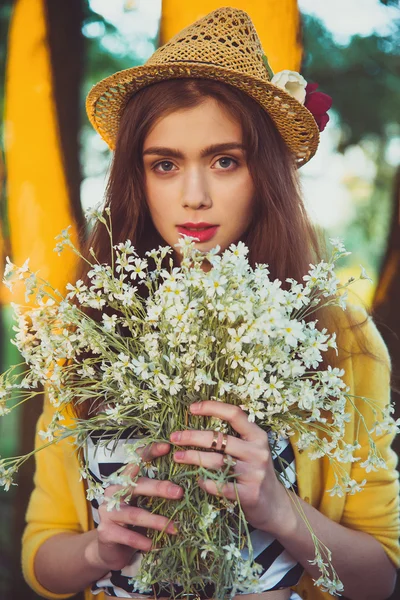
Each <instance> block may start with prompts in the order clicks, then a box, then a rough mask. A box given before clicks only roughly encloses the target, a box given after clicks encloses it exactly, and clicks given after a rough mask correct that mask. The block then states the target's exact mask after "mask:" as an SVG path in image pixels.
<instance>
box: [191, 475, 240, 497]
mask: <svg viewBox="0 0 400 600" xmlns="http://www.w3.org/2000/svg"><path fill="white" fill-rule="evenodd" d="M199 487H201V488H202V489H203V490H205V491H206V492H207V493H208V494H211V495H212V496H218V497H219V498H221V497H223V498H227V500H237V499H238V495H239V492H238V486H235V485H234V484H233V483H225V484H224V485H219V484H218V483H216V482H215V481H212V480H211V479H206V480H204V479H199Z"/></svg>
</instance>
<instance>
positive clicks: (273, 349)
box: [0, 211, 395, 599]
mask: <svg viewBox="0 0 400 600" xmlns="http://www.w3.org/2000/svg"><path fill="white" fill-rule="evenodd" d="M104 215H105V216H104ZM107 215H108V216H107ZM97 218H98V219H99V220H100V221H101V223H102V224H103V225H104V226H105V227H106V228H107V230H108V231H109V234H110V240H111V248H112V260H111V264H99V263H98V261H97V260H96V256H95V254H94V252H92V256H93V264H92V265H91V269H90V271H89V274H88V278H89V283H88V284H87V285H85V284H84V283H83V281H77V282H76V283H75V284H74V285H71V284H68V285H67V293H66V296H65V297H64V296H63V295H62V294H60V293H59V292H58V291H56V290H52V289H51V288H50V287H49V284H48V283H47V282H45V281H42V280H41V279H39V277H38V275H37V274H36V273H33V272H32V271H31V270H30V269H29V266H28V263H25V265H24V266H23V267H20V268H18V267H16V266H14V265H13V264H11V263H10V262H8V264H7V268H6V273H5V280H6V283H7V284H8V285H9V286H12V284H13V282H14V281H18V280H23V281H24V283H25V286H26V294H27V297H29V296H31V295H34V296H35V298H36V300H35V302H36V304H35V306H34V307H33V308H32V307H25V308H24V307H22V306H14V312H15V319H16V326H15V331H16V334H15V340H14V343H15V345H16V346H17V348H18V349H19V351H20V352H21V354H22V356H23V358H24V360H25V363H26V365H27V368H25V370H22V371H21V369H19V370H18V369H16V368H15V367H14V368H11V369H10V370H9V371H8V372H6V373H5V374H3V375H2V377H1V380H0V414H4V413H7V412H9V410H11V409H12V408H13V407H15V406H16V405H18V404H20V403H21V402H23V401H25V400H28V399H30V398H33V397H34V396H35V395H36V394H38V393H40V391H38V387H40V386H44V387H45V389H46V391H47V394H48V397H49V399H50V402H51V403H52V404H53V405H54V418H53V420H52V422H51V423H50V425H49V427H48V429H47V430H46V431H43V432H41V435H42V437H43V439H44V444H43V447H46V446H48V445H49V444H52V443H57V442H58V441H59V440H61V439H65V438H66V437H73V439H74V440H75V443H76V445H77V446H78V447H81V448H82V447H85V444H86V443H87V440H88V436H90V435H91V434H93V433H96V432H100V431H101V432H102V434H101V435H102V436H103V438H102V439H103V442H102V440H100V443H104V444H107V445H109V444H110V441H111V442H113V441H115V442H116V441H117V440H118V439H120V437H121V435H122V433H123V432H125V431H126V430H129V431H130V432H132V436H133V437H138V438H140V439H141V440H142V441H141V445H143V438H145V439H146V443H147V442H148V443H150V442H152V441H159V442H160V441H166V442H168V441H169V436H170V434H171V432H173V431H176V430H181V429H185V428H188V427H190V428H194V429H214V430H215V429H217V430H220V431H223V432H226V433H229V434H230V435H237V434H236V433H235V432H234V431H233V430H231V429H230V427H229V426H227V425H226V424H225V423H223V422H221V421H218V420H216V419H213V418H211V417H209V418H204V417H203V418H200V417H196V416H194V415H191V414H190V413H189V410H188V407H189V405H190V404H191V403H192V402H194V401H200V400H203V399H212V400H217V401H219V402H227V403H231V404H235V405H239V406H240V407H241V408H242V409H243V410H245V411H246V412H247V413H248V418H249V420H250V421H253V422H256V423H257V424H258V425H259V426H260V427H262V428H264V429H266V430H268V431H269V435H270V441H271V451H272V453H274V440H276V441H278V439H279V437H280V436H283V437H284V438H287V437H289V436H293V435H294V434H297V446H298V448H299V449H302V450H308V451H309V453H310V457H311V458H320V457H323V456H325V457H328V458H329V460H331V461H332V464H334V465H335V468H336V485H335V487H334V488H333V490H332V491H331V493H332V494H334V493H338V494H343V493H351V494H352V493H354V492H355V491H358V490H359V489H361V487H362V484H359V483H357V482H355V481H353V480H351V479H350V478H349V476H348V475H347V474H346V472H345V470H344V469H343V468H341V465H342V463H343V462H352V461H353V460H354V456H353V454H354V452H355V450H356V449H357V447H356V446H351V447H349V445H346V444H345V443H344V442H343V434H344V428H345V423H346V420H347V415H346V404H347V402H350V403H353V399H352V397H351V396H350V394H349V390H348V389H347V388H346V386H345V384H344V382H343V379H342V376H343V371H341V370H339V369H337V368H331V367H327V368H323V367H322V365H321V363H322V360H323V354H324V352H326V351H327V349H328V348H336V344H335V335H334V334H333V335H330V334H329V333H328V332H327V331H326V330H322V331H321V330H319V329H318V328H317V321H316V320H313V318H312V315H313V314H314V313H315V312H316V311H317V310H319V309H320V308H321V307H322V306H327V305H333V304H339V305H341V306H342V307H343V308H344V304H345V295H346V292H345V291H344V290H343V287H344V288H345V287H347V285H348V284H346V285H344V286H342V288H339V282H338V280H337V278H336V275H335V272H334V267H335V263H336V261H337V260H338V259H339V258H341V257H342V256H343V255H345V254H346V252H345V249H344V248H343V246H342V244H341V243H340V242H338V241H334V240H332V242H333V252H332V257H331V259H330V261H329V262H321V263H319V264H318V265H316V266H312V265H311V266H310V271H309V273H308V274H307V275H306V276H305V277H304V278H303V279H304V281H303V282H297V281H294V280H289V281H288V286H287V287H288V289H287V290H285V289H282V283H281V282H280V281H279V280H274V281H273V280H271V279H270V278H269V271H268V267H267V266H266V265H264V264H260V265H257V266H256V267H255V268H254V269H253V268H251V266H250V265H249V262H248V260H247V252H248V250H247V248H246V246H245V245H244V244H243V243H238V244H237V245H231V246H230V248H229V249H228V250H226V251H225V252H223V253H219V249H218V248H216V249H214V250H212V251H210V252H207V253H202V252H200V251H198V250H196V248H195V246H194V242H193V241H192V240H191V239H190V238H184V239H182V240H181V241H180V243H179V251H180V253H181V256H182V261H181V264H180V266H179V267H175V266H174V263H173V260H172V257H171V254H172V249H171V248H169V247H160V248H159V249H158V250H153V251H151V252H148V253H147V255H146V257H145V258H140V257H139V256H138V255H137V253H136V252H135V248H134V247H133V246H132V245H131V243H130V241H127V242H125V243H121V244H118V245H113V241H112V234H111V231H112V230H111V223H110V220H109V214H108V213H107V211H105V213H104V214H101V213H97ZM64 246H71V247H72V248H73V249H74V251H75V252H77V253H78V254H79V251H78V250H77V249H76V248H74V247H73V245H72V242H71V241H70V239H69V235H68V231H65V232H63V234H62V235H61V236H59V241H58V245H57V248H56V249H57V250H58V251H61V250H62V248H63V247H64ZM204 260H207V261H208V262H209V263H210V264H211V266H212V268H211V270H210V271H209V272H206V273H205V272H204V271H203V270H202V264H203V262H204ZM165 265H168V267H167V268H166V266H165ZM360 277H361V278H365V277H366V275H365V272H364V271H362V273H361V276H360ZM343 291H344V293H343ZM143 292H145V293H143ZM88 308H91V309H98V310H99V313H98V314H99V319H98V320H96V319H94V318H91V317H90V316H88V314H87V309H88ZM88 401H89V402H91V403H92V405H93V406H96V407H97V409H96V410H95V411H91V413H90V414H89V416H88V418H87V419H78V418H77V419H76V420H75V422H74V425H73V427H66V426H65V425H64V424H63V417H62V411H63V410H64V409H65V408H66V407H70V406H75V407H76V405H77V404H79V403H81V402H88ZM366 401H367V400H366ZM369 402H371V401H369ZM374 410H376V412H377V413H378V409H376V408H374ZM390 410H391V409H390V407H388V408H387V410H386V411H385V413H384V414H379V415H378V414H377V419H379V421H380V427H381V429H382V428H383V429H386V430H390V429H391V428H393V427H394V426H395V425H394V424H393V420H392V419H391V416H390ZM383 429H382V430H383ZM370 439H371V438H370ZM126 450H127V462H128V461H133V462H135V463H136V464H139V465H140V469H139V472H138V475H137V477H140V476H142V475H151V474H156V476H157V478H159V479H168V480H171V481H173V482H174V483H176V484H178V485H182V486H183V487H184V489H185V494H184V497H183V498H182V500H180V501H174V502H168V501H166V500H165V499H161V498H151V499H149V498H145V497H141V498H140V499H139V505H140V506H142V507H143V508H147V509H148V510H151V511H154V512H155V513H158V514H162V515H164V516H166V517H168V518H170V519H173V520H174V521H176V522H177V523H178V535H176V536H168V535H167V534H165V533H160V532H158V531H153V530H151V531H150V532H149V535H150V536H151V537H152V539H153V541H154V545H155V546H157V549H156V550H154V551H150V552H148V553H146V554H145V555H144V556H143V560H142V563H141V568H140V572H139V575H138V577H137V578H135V580H134V581H133V583H134V585H135V589H136V590H137V591H142V592H145V591H147V590H149V589H150V590H151V585H152V584H154V583H158V584H159V585H161V586H162V587H164V589H166V590H167V592H168V593H170V594H171V595H173V593H174V592H173V589H172V588H171V585H170V584H171V582H174V583H176V584H179V585H181V586H183V590H184V592H183V593H184V594H190V593H191V592H192V591H193V589H196V590H199V591H201V590H202V589H203V586H204V585H206V584H207V583H213V584H214V585H215V596H214V597H215V598H218V599H220V598H221V599H222V598H224V597H226V596H227V590H231V592H230V595H231V596H233V595H234V593H236V592H238V591H239V592H246V591H247V590H254V589H257V582H258V576H257V574H258V572H259V566H258V565H257V564H256V563H255V562H254V560H253V557H252V548H251V540H250V536H249V531H248V526H247V523H246V519H245V517H244V514H243V512H242V510H241V507H240V502H239V501H236V502H231V501H228V500H226V499H224V498H222V497H214V496H210V495H208V494H207V493H206V492H205V491H203V490H202V489H201V488H199V486H198V485H197V478H198V477H199V476H201V477H202V478H211V479H213V480H214V481H216V482H217V484H218V485H221V487H222V486H223V485H224V483H226V482H227V481H228V480H229V481H232V479H233V480H234V477H235V475H234V473H233V470H232V468H231V466H230V465H229V461H228V464H227V465H226V468H225V469H223V470H222V471H219V472H218V473H216V472H215V471H207V470H206V469H204V468H202V467H192V468H188V466H187V465H179V464H176V463H174V461H172V460H171V458H169V456H168V455H167V456H163V457H161V458H159V459H157V461H155V466H154V467H153V466H152V467H151V468H152V469H153V471H149V469H150V465H149V464H146V463H144V462H143V461H142V460H141V458H140V456H139V455H138V453H137V452H136V450H137V447H135V445H132V444H129V445H128V444H127V445H126ZM31 454H33V452H32V453H31ZM29 456H30V455H27V456H24V457H18V458H9V459H7V458H4V459H2V460H0V480H1V482H2V484H3V485H4V486H5V487H6V488H8V487H9V486H10V484H11V483H12V478H13V475H14V474H15V473H16V471H17V470H18V468H19V466H20V465H21V463H22V462H23V461H25V460H26V459H27V458H28V457H29ZM363 466H365V468H366V469H367V470H368V469H369V470H370V469H377V468H381V467H382V468H384V467H385V463H384V462H383V460H382V459H381V457H380V456H379V455H378V454H377V451H376V447H375V445H374V443H373V441H372V439H371V443H370V455H369V458H368V460H367V461H365V464H364V465H363ZM82 475H83V476H84V477H85V478H87V479H88V481H87V483H88V486H87V494H88V498H89V499H92V498H94V497H96V498H97V499H99V500H101V498H102V496H103V494H104V488H105V487H106V486H107V485H110V484H112V483H118V484H120V485H122V489H121V491H119V492H118V493H117V494H116V495H115V496H114V497H112V498H111V499H110V498H108V501H109V502H110V508H111V507H115V506H117V508H118V506H119V504H120V503H121V502H129V501H130V499H131V490H132V485H134V483H135V481H132V478H131V477H128V476H126V475H124V472H123V468H121V469H120V470H119V471H118V472H116V473H115V474H114V475H113V476H111V477H109V478H108V480H107V481H106V482H105V483H104V484H103V485H101V484H99V483H98V482H96V481H94V480H91V477H90V473H89V471H88V469H87V467H86V465H85V464H84V463H82ZM310 533H311V535H312V536H313V539H314V543H315V550H316V558H315V560H316V563H317V564H318V565H319V568H320V571H321V577H320V579H319V580H318V581H317V584H319V585H321V586H322V588H323V589H327V590H329V591H331V592H332V593H338V592H340V591H341V589H342V587H341V583H340V581H339V580H338V578H337V575H336V573H335V571H334V570H333V567H332V565H331V563H330V553H329V549H328V548H326V547H325V546H324V545H323V544H322V543H321V542H320V541H319V540H318V539H317V537H316V536H315V535H314V534H313V532H312V531H311V530H310ZM245 547H247V551H246V552H242V550H243V549H244V548H245ZM228 595H229V594H228Z"/></svg>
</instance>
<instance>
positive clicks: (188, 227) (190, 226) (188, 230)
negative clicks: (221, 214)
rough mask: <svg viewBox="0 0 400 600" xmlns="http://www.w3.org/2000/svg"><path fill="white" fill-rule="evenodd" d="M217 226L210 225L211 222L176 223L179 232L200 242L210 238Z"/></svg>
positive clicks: (215, 231)
mask: <svg viewBox="0 0 400 600" xmlns="http://www.w3.org/2000/svg"><path fill="white" fill-rule="evenodd" d="M218 228H219V225H212V224H211V223H204V222H200V223H184V224H183V225H177V229H178V232H179V233H180V234H182V235H187V236H190V237H192V238H196V239H197V240H199V242H200V243H202V242H208V241H209V240H211V239H212V238H213V237H214V236H215V234H216V233H217V231H218Z"/></svg>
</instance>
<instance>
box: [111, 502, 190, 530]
mask: <svg viewBox="0 0 400 600" xmlns="http://www.w3.org/2000/svg"><path fill="white" fill-rule="evenodd" d="M111 520H112V521H114V522H115V523H120V524H121V525H134V526H135V527H146V528H147V529H157V530H158V531H166V532H167V533H171V534H173V535H176V534H177V533H178V531H177V529H176V526H175V525H174V523H172V522H171V521H170V520H169V519H167V517H163V516H162V515H155V514H152V513H150V512H149V511H148V510H145V509H144V508H138V507H136V506H127V507H126V508H124V509H123V510H116V511H113V512H112V513H111Z"/></svg>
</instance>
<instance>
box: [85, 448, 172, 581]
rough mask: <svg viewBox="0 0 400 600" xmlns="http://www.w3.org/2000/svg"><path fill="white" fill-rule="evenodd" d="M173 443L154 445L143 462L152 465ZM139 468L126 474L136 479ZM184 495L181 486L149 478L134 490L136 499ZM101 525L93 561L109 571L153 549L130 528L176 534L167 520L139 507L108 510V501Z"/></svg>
mask: <svg viewBox="0 0 400 600" xmlns="http://www.w3.org/2000/svg"><path fill="white" fill-rule="evenodd" d="M169 449H170V444H166V443H154V444H152V445H151V446H148V447H147V448H145V449H144V450H143V451H142V459H143V460H144V461H145V462H148V461H150V460H152V459H154V458H157V457H159V456H162V455H164V454H167V453H168V452H169ZM138 470H139V466H137V465H134V466H133V465H131V466H128V467H127V468H126V470H125V471H124V474H125V475H127V474H129V475H130V476H131V477H132V478H133V477H135V476H136V475H137V473H138ZM120 489H121V486H118V485H111V486H110V487H108V488H107V489H106V491H105V494H104V495H105V496H107V497H111V496H112V495H113V494H114V493H115V492H117V491H118V490H120ZM182 495H183V490H182V488H181V487H179V486H178V485H175V484H173V483H171V482H169V481H159V480H156V479H149V478H148V477H139V479H138V480H137V482H136V484H135V486H134V487H133V488H132V496H157V497H159V498H167V499H168V500H177V499H179V498H181V497H182ZM99 518H100V524H99V526H98V527H97V529H96V533H97V536H96V538H95V540H94V546H93V545H92V548H91V551H89V552H90V562H91V563H92V564H93V566H100V565H101V566H103V567H104V569H105V570H106V571H110V570H119V569H122V568H123V567H125V565H127V564H128V563H129V562H130V560H131V558H132V556H133V554H134V553H135V552H136V551H137V550H143V551H148V550H150V549H151V540H150V539H149V538H148V537H146V536H145V535H142V534H141V533H139V532H137V531H134V530H133V531H132V530H131V529H128V528H127V525H134V526H138V527H146V528H149V529H156V530H158V531H163V530H165V531H166V532H167V533H170V534H172V535H174V534H176V533H177V531H176V528H175V527H174V524H173V523H171V522H169V520H168V519H167V518H166V517H162V516H161V515H156V514H152V513H150V512H149V511H147V510H144V509H143V508H138V507H137V506H129V505H127V504H123V503H122V505H121V507H120V509H119V510H116V509H114V510H111V511H108V510H107V502H104V503H103V504H101V505H100V507H99Z"/></svg>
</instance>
